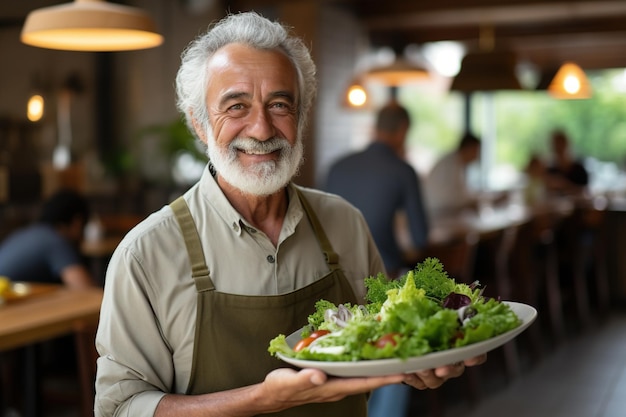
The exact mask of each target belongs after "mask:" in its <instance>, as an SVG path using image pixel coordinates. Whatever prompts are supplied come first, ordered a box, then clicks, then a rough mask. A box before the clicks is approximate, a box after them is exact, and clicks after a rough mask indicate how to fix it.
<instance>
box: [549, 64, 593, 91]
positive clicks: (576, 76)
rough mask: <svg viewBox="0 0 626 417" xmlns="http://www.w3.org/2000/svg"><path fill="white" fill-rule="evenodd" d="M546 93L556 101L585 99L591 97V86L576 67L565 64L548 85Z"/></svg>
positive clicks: (583, 73) (581, 71)
mask: <svg viewBox="0 0 626 417" xmlns="http://www.w3.org/2000/svg"><path fill="white" fill-rule="evenodd" d="M548 93H550V95H551V96H552V97H554V98H558V99H585V98H590V97H591V86H590V84H589V80H588V79H587V76H586V75H585V72H584V71H583V70H582V69H581V68H580V67H579V66H578V65H576V64H575V63H573V62H565V63H564V64H563V65H561V68H559V70H558V71H557V73H556V75H555V76H554V78H553V79H552V82H550V85H548Z"/></svg>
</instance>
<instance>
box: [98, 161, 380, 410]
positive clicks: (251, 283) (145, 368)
mask: <svg viewBox="0 0 626 417" xmlns="http://www.w3.org/2000/svg"><path fill="white" fill-rule="evenodd" d="M294 187H296V186H295V185H293V184H291V185H290V186H289V188H288V190H289V207H288V209H287V215H286V217H285V221H284V223H283V227H282V231H281V234H280V238H279V243H278V246H277V247H274V246H273V245H272V243H271V241H270V240H269V239H268V237H267V236H266V235H265V234H264V233H263V232H261V231H258V230H256V229H254V228H253V227H251V226H250V225H249V224H247V223H246V221H245V220H244V219H243V218H242V217H241V216H240V215H239V213H237V211H236V210H235V209H234V208H233V207H232V206H231V205H230V204H229V202H228V200H227V199H226V197H225V196H224V195H223V193H222V192H221V190H220V189H219V187H218V186H217V183H216V182H215V180H214V179H213V177H212V176H211V175H210V174H209V173H208V170H206V171H205V174H204V175H203V177H202V178H201V180H200V182H199V183H198V184H196V185H194V186H193V187H192V188H191V189H190V190H189V191H187V192H186V193H185V199H186V201H187V204H188V205H189V208H190V210H191V213H192V215H193V217H194V220H195V222H196V227H197V228H198V233H199V235H200V239H201V240H202V244H203V251H204V256H205V258H206V262H207V265H208V267H209V271H210V273H211V278H212V280H213V282H214V284H215V286H216V289H217V290H218V291H221V292H227V293H235V294H242V295H272V294H283V293H288V292H291V291H293V290H296V289H298V288H301V287H303V286H306V285H308V284H310V283H311V282H313V281H315V280H317V279H318V278H320V277H322V276H324V275H325V274H326V273H327V272H328V266H327V265H326V262H325V260H324V257H323V255H322V253H321V249H320V247H319V244H318V242H317V239H316V238H315V235H314V233H313V229H312V228H311V225H310V223H309V221H308V219H307V217H306V215H305V214H304V211H303V209H302V206H301V204H300V200H299V199H298V198H297V196H296V194H295V191H294ZM302 191H303V193H304V195H305V197H306V199H307V201H309V203H310V205H311V207H312V208H313V210H314V211H315V213H316V215H317V216H318V218H319V219H320V222H321V224H322V226H323V227H324V230H325V231H326V234H327V235H328V238H329V240H330V243H331V244H332V246H333V249H334V250H335V251H336V252H337V253H338V254H339V263H340V265H341V266H342V269H343V270H344V273H345V275H346V277H347V278H348V280H349V281H350V283H351V285H352V287H353V289H354V291H355V294H356V295H357V297H359V299H362V298H363V296H364V293H365V288H364V285H363V279H364V278H365V277H368V276H372V275H376V274H377V273H378V272H382V271H384V266H383V263H382V260H381V258H380V255H379V253H378V250H377V249H376V247H375V245H374V242H373V240H372V238H371V235H370V233H369V229H368V228H367V225H366V223H365V220H364V219H363V216H362V215H361V214H360V212H358V211H357V210H356V209H355V208H354V207H352V206H351V205H349V204H348V203H347V202H346V201H345V200H343V199H341V198H340V197H338V196H335V195H331V194H327V193H323V192H321V191H317V190H312V189H302ZM312 308H313V306H312ZM195 316H196V291H195V286H194V283H193V280H192V278H191V267H190V265H189V259H188V257H187V252H186V249H185V244H184V242H183V240H182V235H181V232H180V229H179V227H178V224H177V223H176V219H175V218H174V216H173V213H172V210H171V209H170V208H169V206H165V207H164V208H162V209H161V210H159V211H158V212H156V213H154V214H152V215H151V216H149V217H148V218H147V219H146V220H145V221H143V222H142V223H140V224H139V225H138V226H137V227H135V228H134V229H133V230H132V231H131V232H130V233H129V234H128V235H127V236H126V237H125V238H124V240H123V241H122V242H121V243H120V245H119V247H118V248H117V250H116V251H115V253H114V254H113V256H112V258H111V261H110V263H109V267H108V270H107V275H106V283H105V291H104V300H103V302H102V310H101V316H100V326H99V328H98V333H97V336H96V347H97V349H98V352H99V354H100V358H99V359H98V373H97V378H96V404H95V415H96V417H100V416H113V415H118V416H120V415H123V416H133V417H139V416H152V415H153V414H154V411H155V409H156V406H157V404H158V402H159V401H160V399H161V397H162V396H163V395H164V393H169V392H172V393H184V392H185V391H186V388H187V384H188V382H189V376H190V372H191V362H192V356H193V344H194V330H195ZM303 324H304V323H303ZM215 342H216V343H220V342H222V341H220V340H216V341H215ZM242 360H245V358H242Z"/></svg>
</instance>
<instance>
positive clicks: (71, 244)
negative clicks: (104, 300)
mask: <svg viewBox="0 0 626 417" xmlns="http://www.w3.org/2000/svg"><path fill="white" fill-rule="evenodd" d="M89 213H90V210H89V204H88V202H87V200H86V199H85V198H84V197H83V196H82V195H80V194H79V193H77V192H76V191H73V190H69V189H63V190H59V191H57V192H56V193H54V194H53V195H52V196H50V198H48V199H47V200H46V201H45V202H44V204H43V207H42V210H41V213H40V215H39V218H38V219H37V221H36V222H35V223H34V224H32V225H30V226H28V227H26V228H23V229H20V230H17V231H16V232H14V233H13V234H11V235H9V236H7V238H6V239H5V240H4V241H3V242H2V244H1V245H0V275H3V276H7V277H9V278H10V279H11V280H12V281H26V282H32V281H36V282H48V283H63V284H65V285H66V286H68V287H71V288H85V287H88V286H93V285H96V282H95V280H94V278H93V277H92V275H91V273H90V272H89V270H88V269H87V267H86V266H85V264H84V262H83V259H82V257H81V255H80V251H79V245H80V242H81V240H82V238H83V233H84V229H85V225H86V224H87V221H88V220H89Z"/></svg>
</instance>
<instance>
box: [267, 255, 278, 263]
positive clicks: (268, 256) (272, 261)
mask: <svg viewBox="0 0 626 417" xmlns="http://www.w3.org/2000/svg"><path fill="white" fill-rule="evenodd" d="M266 259H267V262H269V263H271V264H273V263H274V262H276V259H274V257H273V256H272V255H267V258H266Z"/></svg>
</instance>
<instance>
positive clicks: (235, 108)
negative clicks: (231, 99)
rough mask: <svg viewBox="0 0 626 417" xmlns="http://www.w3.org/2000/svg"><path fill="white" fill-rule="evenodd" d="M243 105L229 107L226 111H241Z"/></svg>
mask: <svg viewBox="0 0 626 417" xmlns="http://www.w3.org/2000/svg"><path fill="white" fill-rule="evenodd" d="M243 108H244V107H243V104H233V105H232V106H230V107H229V108H228V109H229V110H241V109H243Z"/></svg>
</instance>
